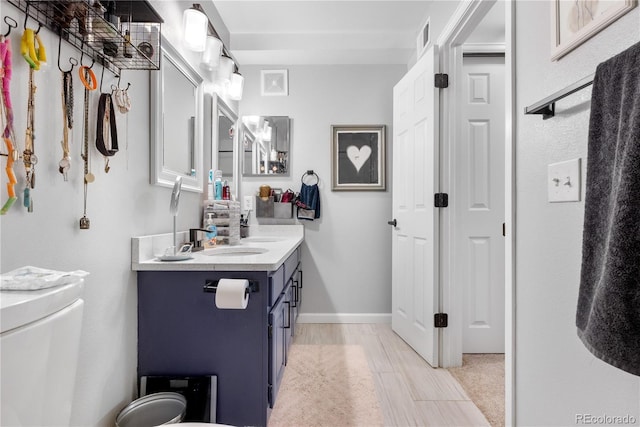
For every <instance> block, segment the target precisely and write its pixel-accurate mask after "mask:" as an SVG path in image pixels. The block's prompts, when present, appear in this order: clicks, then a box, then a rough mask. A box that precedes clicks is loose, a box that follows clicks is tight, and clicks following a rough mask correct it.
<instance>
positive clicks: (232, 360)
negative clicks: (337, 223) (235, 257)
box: [138, 248, 300, 426]
mask: <svg viewBox="0 0 640 427" xmlns="http://www.w3.org/2000/svg"><path fill="white" fill-rule="evenodd" d="M299 258H300V249H299V248H298V249H296V250H295V251H294V252H293V254H292V255H291V256H290V257H288V258H287V260H286V261H285V263H284V264H282V265H281V266H280V267H279V268H278V269H277V270H276V271H233V272H226V271H212V272H207V271H138V376H139V377H140V376H143V375H160V376H200V375H206V376H208V375H216V376H217V379H218V390H217V422H218V423H221V424H229V425H237V426H243V425H252V426H266V425H267V420H268V417H269V414H270V411H271V408H272V407H273V404H274V403H275V398H276V394H277V390H278V387H279V384H280V381H281V380H282V376H283V373H284V367H285V365H286V357H287V350H288V346H289V344H290V342H291V331H292V326H293V325H294V324H295V320H294V313H293V311H292V309H291V307H292V305H293V304H292V301H294V297H295V291H294V290H293V283H294V280H292V277H297V273H296V272H298V271H299V270H298V269H292V270H291V269H289V268H288V267H287V265H291V264H292V263H293V261H294V260H295V264H294V265H295V266H298V262H299ZM222 278H232V279H233V278H241V279H248V280H251V281H254V282H256V283H258V288H259V289H258V291H257V292H253V293H251V294H250V297H249V303H248V305H247V308H246V309H245V310H221V309H218V308H217V307H216V306H215V294H214V293H207V292H204V285H205V282H206V281H208V280H219V279H222Z"/></svg>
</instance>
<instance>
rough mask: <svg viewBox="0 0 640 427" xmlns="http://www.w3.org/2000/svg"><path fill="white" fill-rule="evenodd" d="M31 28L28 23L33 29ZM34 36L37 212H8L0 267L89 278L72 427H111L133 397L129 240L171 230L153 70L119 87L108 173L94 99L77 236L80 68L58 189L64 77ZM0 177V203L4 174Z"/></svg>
mask: <svg viewBox="0 0 640 427" xmlns="http://www.w3.org/2000/svg"><path fill="white" fill-rule="evenodd" d="M1 6H2V15H3V16H5V15H9V16H11V17H13V18H15V19H16V20H17V21H18V22H20V23H22V20H23V19H24V15H23V14H22V13H20V12H18V11H17V10H16V9H15V8H14V7H13V6H11V5H10V4H8V3H7V2H6V1H4V0H3V1H2V4H1ZM161 14H162V15H163V16H164V17H165V20H166V21H165V22H167V25H165V26H164V27H163V31H164V30H165V29H166V30H167V35H168V36H169V37H172V38H174V39H175V38H176V35H175V34H173V35H172V34H171V33H172V31H171V29H172V28H176V29H177V28H179V25H178V24H177V22H175V21H176V20H181V19H182V14H181V12H180V13H178V14H177V15H176V14H174V15H175V16H173V17H171V16H168V15H167V14H166V13H164V12H161ZM167 17H168V18H169V19H167ZM29 22H30V24H31V25H33V21H31V20H30V21H29ZM3 32H4V30H3ZM40 35H41V37H42V41H43V43H44V45H45V46H46V48H47V50H48V60H49V65H48V66H47V67H46V68H43V69H42V70H41V71H38V72H36V75H35V83H36V86H37V92H36V113H35V134H36V142H35V145H36V152H37V155H38V158H39V163H38V165H37V166H36V175H37V179H36V181H37V182H36V188H35V190H34V191H33V199H34V207H35V209H34V212H33V213H27V212H26V210H25V209H24V208H23V207H22V206H21V203H22V199H21V198H20V200H19V201H18V202H16V204H15V205H14V207H13V208H12V209H11V211H10V212H9V213H8V214H7V215H4V216H2V218H1V220H0V221H1V224H0V236H1V248H0V251H1V259H0V263H1V265H0V269H1V271H2V272H7V271H10V270H12V269H15V268H18V267H20V266H24V265H33V266H38V267H44V268H52V269H57V270H76V269H81V270H86V271H88V272H89V273H90V275H89V276H88V277H87V279H86V283H85V290H84V296H83V298H84V300H85V308H84V315H83V326H82V328H83V329H82V336H81V342H80V359H79V363H78V373H77V380H76V388H75V397H74V401H73V408H72V423H73V425H78V426H112V425H113V422H114V417H115V414H116V413H117V412H118V411H119V410H120V409H121V408H122V407H124V406H125V405H126V404H127V403H129V402H130V401H131V400H132V399H133V398H134V397H135V393H136V387H135V385H136V380H135V379H136V366H137V304H138V301H137V295H136V274H135V273H134V272H132V271H131V267H130V265H131V253H130V252H131V251H130V247H131V241H130V239H131V237H132V236H139V235H145V234H155V233H166V232H170V231H171V228H172V220H173V217H172V216H171V215H170V214H169V198H170V195H171V189H169V188H162V187H157V186H152V185H150V184H149V125H148V124H149V101H148V100H149V72H148V71H123V73H122V84H124V85H126V84H127V82H131V88H130V89H129V93H130V94H131V101H132V109H131V111H130V112H129V114H128V115H126V116H122V115H120V114H119V113H117V124H118V134H119V145H120V152H119V153H118V154H116V155H115V157H113V158H112V159H111V162H110V166H111V171H110V172H109V174H105V173H104V170H103V169H104V162H103V159H102V156H101V155H100V154H99V153H98V151H97V150H96V149H95V115H96V109H95V108H96V106H97V99H98V94H97V92H94V93H93V94H92V98H91V113H90V114H91V115H90V117H91V119H90V123H91V127H92V129H91V136H90V139H89V141H90V146H91V163H92V171H93V173H94V174H95V175H96V180H95V182H94V183H92V184H90V185H89V192H88V206H87V216H88V217H89V219H90V220H91V228H90V229H89V230H79V228H78V220H79V218H80V217H81V216H82V205H83V178H82V160H81V158H80V149H81V145H82V142H83V138H82V110H83V109H82V104H83V94H84V90H83V86H82V85H81V83H80V79H79V78H78V75H77V68H76V69H75V70H74V75H73V79H74V80H73V82H74V90H75V108H74V119H75V126H74V128H73V132H72V142H71V163H72V166H71V171H70V173H69V181H68V182H64V181H63V179H62V176H61V175H60V174H59V173H58V166H57V164H58V161H59V160H60V158H61V157H62V152H61V148H60V140H61V139H62V124H61V121H62V118H61V115H62V113H61V111H60V88H61V77H60V72H59V71H58V69H57V66H56V62H57V44H58V37H57V36H54V35H53V34H52V33H51V32H50V31H48V30H46V29H43V30H42V31H41V32H40ZM19 36H20V31H17V30H14V31H13V32H12V33H11V40H12V49H13V79H12V81H11V94H12V98H13V106H14V113H15V130H16V136H17V139H18V143H19V146H20V147H22V148H21V149H23V148H24V132H25V125H26V123H25V116H26V103H25V100H26V95H27V84H28V69H27V64H26V62H25V61H24V60H22V58H20V55H19V52H20V49H19V47H20V46H19ZM179 49H181V48H179ZM69 55H71V56H74V57H76V58H77V59H79V58H80V55H79V54H78V52H77V50H76V49H74V48H71V47H70V46H69V45H68V44H67V43H66V42H63V43H62V58H63V60H62V64H63V67H64V68H65V69H66V68H67V64H68V63H67V58H68V57H69ZM85 62H86V59H85ZM94 70H95V72H96V74H97V76H98V78H100V75H101V68H100V66H99V65H96V66H94ZM104 79H105V81H104V84H103V86H104V90H105V91H106V90H107V89H106V88H109V87H110V85H111V84H112V83H115V79H114V76H113V75H112V74H111V73H110V72H109V71H106V72H105V73H104ZM209 111H210V109H209ZM209 141H210V133H209ZM3 151H4V150H3ZM209 152H210V150H209ZM2 164H3V165H4V160H3V161H2ZM205 164H207V163H206V160H205ZM209 164H210V162H209ZM208 167H209V166H207V168H208ZM3 168H4V166H3ZM14 169H15V171H16V175H17V176H18V184H17V186H16V190H17V192H19V193H21V192H22V190H23V188H24V168H23V167H22V165H21V163H20V162H16V164H15V167H14ZM1 175H2V177H1V178H0V181H1V183H0V188H2V200H3V201H4V200H5V197H6V191H5V188H6V187H5V183H6V175H5V174H4V170H3V171H2V174H1ZM200 197H201V195H200V194H198V193H191V192H183V193H182V196H181V199H180V212H179V215H178V224H177V225H178V229H180V230H184V229H187V228H189V227H192V226H194V225H197V224H198V221H199V219H200V216H201V214H200ZM25 351H28V349H25Z"/></svg>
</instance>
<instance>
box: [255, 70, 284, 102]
mask: <svg viewBox="0 0 640 427" xmlns="http://www.w3.org/2000/svg"><path fill="white" fill-rule="evenodd" d="M260 88H261V93H262V96H288V95H289V73H288V71H287V70H260Z"/></svg>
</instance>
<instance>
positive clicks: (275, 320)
mask: <svg viewBox="0 0 640 427" xmlns="http://www.w3.org/2000/svg"><path fill="white" fill-rule="evenodd" d="M290 289H291V285H290V284H289V285H288V286H287V288H286V290H285V291H284V292H282V294H280V298H278V300H277V302H276V304H275V305H274V306H273V308H271V311H270V312H269V356H270V357H269V407H271V408H273V405H275V402H276V397H277V395H278V390H279V389H280V382H281V381H282V376H283V374H284V368H285V366H286V364H287V350H288V348H289V343H290V340H289V336H290V330H291V301H290V300H289V297H288V294H289V290H290Z"/></svg>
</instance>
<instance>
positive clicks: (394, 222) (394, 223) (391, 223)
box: [387, 218, 398, 227]
mask: <svg viewBox="0 0 640 427" xmlns="http://www.w3.org/2000/svg"><path fill="white" fill-rule="evenodd" d="M387 224H389V225H392V226H394V227H397V226H398V221H396V219H395V218H394V219H393V221H387Z"/></svg>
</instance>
